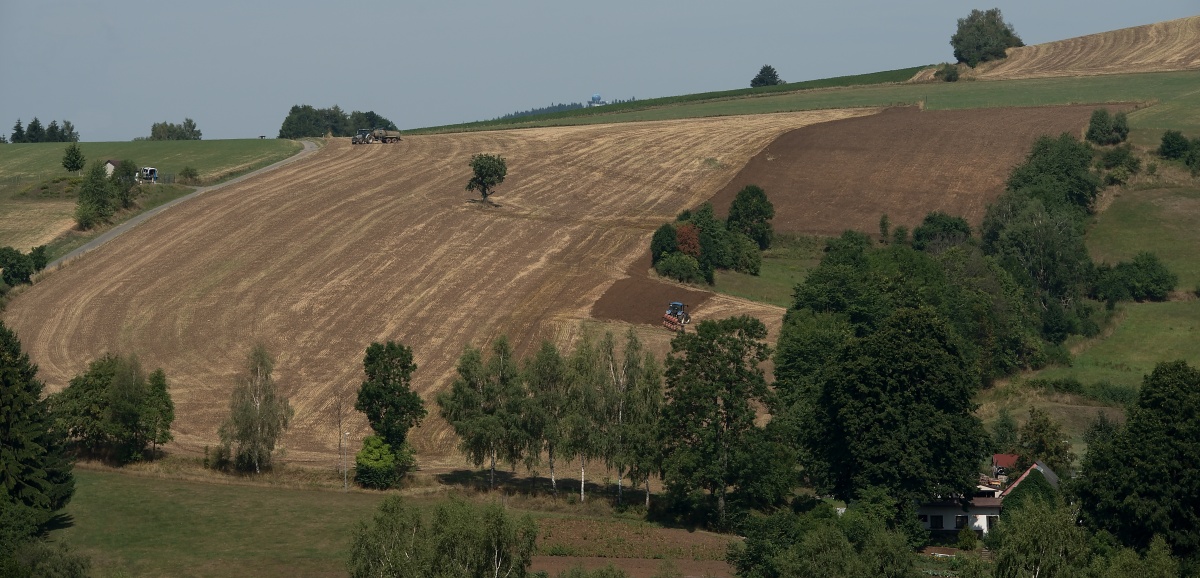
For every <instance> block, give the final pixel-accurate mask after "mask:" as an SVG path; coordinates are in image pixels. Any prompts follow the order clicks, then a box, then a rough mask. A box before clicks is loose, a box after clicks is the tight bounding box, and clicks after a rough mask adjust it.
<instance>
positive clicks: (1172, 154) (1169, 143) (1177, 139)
mask: <svg viewBox="0 0 1200 578" xmlns="http://www.w3.org/2000/svg"><path fill="white" fill-rule="evenodd" d="M1191 149H1192V144H1191V143H1189V142H1188V140H1187V138H1185V137H1184V136H1183V133H1181V132H1179V131H1177V130H1169V131H1167V132H1164V133H1163V135H1162V142H1161V143H1160V144H1159V145H1158V156H1160V157H1162V158H1164V159H1171V160H1178V159H1182V158H1183V157H1185V156H1187V154H1188V152H1189V151H1190V150H1191Z"/></svg>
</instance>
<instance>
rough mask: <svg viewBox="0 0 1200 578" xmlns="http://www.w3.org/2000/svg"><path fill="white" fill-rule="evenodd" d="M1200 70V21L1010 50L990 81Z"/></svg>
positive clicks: (984, 74) (985, 70) (988, 70)
mask: <svg viewBox="0 0 1200 578" xmlns="http://www.w3.org/2000/svg"><path fill="white" fill-rule="evenodd" d="M1197 69H1200V16H1191V17H1188V18H1180V19H1177V20H1168V21H1166V22H1158V23H1155V24H1147V25H1145V26H1134V27H1132V28H1123V29H1121V30H1113V31H1110V32H1101V33H1099V34H1089V35H1087V36H1080V37H1077V38H1069V39H1067V40H1059V41H1057V42H1046V43H1043V44H1036V45H1033V46H1022V47H1020V48H1010V49H1009V51H1008V57H1007V58H1005V59H1004V60H1001V61H999V62H998V63H996V64H994V65H988V64H985V65H983V67H982V68H981V71H980V72H979V74H978V76H979V77H980V78H986V79H989V80H1007V79H1014V78H1040V77H1048V76H1086V75H1095V74H1128V73H1132V72H1165V71H1169V70H1197Z"/></svg>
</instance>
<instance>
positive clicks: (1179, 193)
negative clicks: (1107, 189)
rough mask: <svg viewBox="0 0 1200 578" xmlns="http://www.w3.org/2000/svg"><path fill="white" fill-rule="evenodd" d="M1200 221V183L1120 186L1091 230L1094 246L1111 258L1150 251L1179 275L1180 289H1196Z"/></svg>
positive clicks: (1100, 257)
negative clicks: (1198, 185)
mask: <svg viewBox="0 0 1200 578" xmlns="http://www.w3.org/2000/svg"><path fill="white" fill-rule="evenodd" d="M1197 222H1200V188H1193V187H1184V188H1173V189H1147V190H1133V189H1124V190H1120V191H1118V192H1117V196H1116V198H1115V199H1114V200H1113V202H1112V205H1111V206H1109V207H1108V209H1107V210H1105V211H1104V212H1103V213H1101V214H1099V215H1097V216H1096V218H1095V224H1094V225H1093V226H1092V228H1091V230H1089V231H1088V235H1087V245H1088V251H1089V252H1090V253H1091V254H1092V259H1094V260H1095V261H1096V262H1105V263H1109V264H1115V263H1116V262H1118V261H1128V260H1130V259H1132V258H1133V256H1134V255H1136V254H1138V253H1139V252H1141V251H1150V252H1151V253H1154V254H1155V255H1158V257H1159V258H1160V259H1162V260H1163V262H1164V263H1166V265H1167V267H1169V268H1170V269H1171V271H1173V272H1174V273H1175V274H1176V275H1178V276H1179V285H1178V289H1180V290H1185V291H1191V290H1194V289H1196V288H1197V287H1200V228H1197V227H1196V223H1197Z"/></svg>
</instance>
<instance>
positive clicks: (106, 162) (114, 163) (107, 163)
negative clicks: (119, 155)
mask: <svg viewBox="0 0 1200 578" xmlns="http://www.w3.org/2000/svg"><path fill="white" fill-rule="evenodd" d="M104 164H106V165H112V166H114V167H115V166H117V165H119V164H121V161H119V160H117V159H108V160H107V161H104Z"/></svg>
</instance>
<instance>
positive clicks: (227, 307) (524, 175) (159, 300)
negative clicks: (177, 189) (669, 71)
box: [4, 110, 874, 467]
mask: <svg viewBox="0 0 1200 578" xmlns="http://www.w3.org/2000/svg"><path fill="white" fill-rule="evenodd" d="M872 112H874V111H871V110H844V111H814V112H803V113H788V114H777V115H762V116H752V117H747V116H742V117H728V118H714V119H696V120H685V121H667V122H652V123H637V124H621V125H606V126H588V127H563V128H548V129H532V130H519V131H504V132H480V133H469V134H453V135H432V136H417V137H410V138H406V139H405V140H404V141H403V142H401V143H399V144H395V145H378V146H353V147H352V146H351V145H350V144H349V142H348V141H347V140H337V141H335V142H333V143H331V144H330V145H328V146H327V147H325V148H323V149H322V150H320V151H318V152H317V153H315V154H313V156H311V157H309V158H307V159H305V160H302V161H298V162H296V163H294V164H292V165H289V166H287V167H284V168H281V169H278V170H276V171H273V172H270V173H268V174H265V175H260V176H256V177H253V178H251V179H248V180H246V181H244V182H242V183H239V184H236V185H232V186H230V187H227V188H225V189H221V190H219V191H214V192H212V193H209V194H206V195H204V196H202V197H199V198H195V199H192V200H189V201H188V202H186V203H183V204H181V205H179V206H176V207H172V208H171V209H170V210H168V211H165V212H163V213H161V214H159V215H157V216H155V217H154V218H153V219H150V220H148V221H146V222H144V223H142V224H140V225H139V226H137V227H135V228H134V229H132V230H130V231H129V232H127V233H125V234H124V235H122V236H120V237H118V238H116V239H114V240H113V241H111V242H109V243H108V244H106V245H104V246H102V247H100V248H98V249H96V250H95V251H93V252H91V253H88V254H86V255H85V256H83V257H81V258H79V259H78V260H76V261H74V262H71V263H69V264H67V265H66V266H65V267H64V268H62V269H61V270H58V271H56V272H53V273H52V274H49V275H47V276H45V277H44V278H43V279H41V280H40V281H39V282H38V283H37V284H36V285H34V286H33V287H30V288H29V289H28V290H27V291H24V292H23V293H21V294H20V295H19V296H17V297H16V298H15V299H14V300H13V301H12V302H11V303H10V304H9V307H8V309H7V311H5V313H4V319H5V321H6V323H7V324H8V325H9V326H10V327H12V328H13V329H15V330H16V331H17V333H18V334H19V336H20V338H21V340H22V343H23V344H24V346H25V349H26V350H27V351H28V352H29V354H30V356H31V357H32V358H33V360H34V362H36V363H37V364H38V365H39V366H40V374H39V375H40V377H41V378H42V379H43V380H45V381H46V383H47V385H48V389H49V390H50V391H55V390H58V389H61V388H62V387H64V386H65V385H66V383H67V381H68V380H69V379H70V378H71V377H72V376H73V375H75V374H77V373H79V372H81V371H82V370H84V369H85V368H86V366H87V364H88V362H89V361H91V360H93V359H95V358H97V357H99V356H100V355H102V354H103V353H105V352H120V353H134V354H137V355H138V356H139V357H140V359H141V362H142V365H143V366H145V367H147V368H156V367H162V368H163V369H164V370H165V371H166V373H167V376H168V378H169V379H170V381H171V394H172V397H173V398H174V400H175V404H176V416H177V418H176V421H175V427H174V435H175V439H176V441H175V442H174V443H173V444H172V445H171V446H170V447H169V448H168V449H169V450H171V451H174V452H176V453H182V454H193V455H194V454H196V453H200V452H202V451H203V448H204V447H205V446H209V445H213V444H215V443H216V442H217V436H216V430H217V426H218V424H219V423H220V422H221V420H222V419H223V418H224V417H225V415H226V414H227V411H228V400H229V395H230V391H231V389H232V387H233V382H234V379H235V376H236V375H237V373H238V372H239V370H240V368H241V367H242V365H243V363H244V361H245V356H246V354H247V352H248V351H249V350H250V347H251V346H252V344H254V343H255V342H261V343H263V344H264V345H266V347H267V349H268V350H270V351H271V352H273V353H274V354H275V355H276V357H277V359H276V361H277V363H276V379H277V381H278V383H279V384H280V386H281V389H282V390H283V391H284V393H285V394H286V395H288V396H289V397H290V398H291V402H292V405H293V407H294V408H295V410H296V414H295V419H294V421H293V424H292V428H291V430H290V431H289V432H288V434H287V436H286V438H285V445H286V450H287V454H286V458H285V459H286V460H287V461H288V462H292V463H311V464H331V465H332V464H333V463H335V462H336V460H337V457H336V456H337V447H338V437H339V436H338V431H337V430H336V428H335V426H334V425H333V423H334V421H333V418H334V415H333V410H332V407H333V404H334V399H335V398H336V397H337V396H339V395H341V396H345V397H347V398H350V399H352V396H353V395H354V394H353V392H354V391H355V390H356V389H357V387H358V384H359V383H360V382H361V380H362V365H361V362H362V355H363V350H364V349H365V348H366V346H367V345H368V344H370V343H371V342H372V341H383V340H387V339H393V340H398V341H400V342H402V343H405V344H408V345H410V346H411V347H412V348H413V350H414V354H415V357H416V363H417V365H418V367H419V369H418V370H417V373H416V375H415V376H414V385H415V388H416V389H417V390H418V391H419V393H421V395H422V396H423V397H424V398H425V400H426V403H427V407H428V408H429V409H430V417H429V418H427V419H426V420H425V421H424V423H422V424H421V426H419V427H418V428H417V429H416V430H414V432H413V435H412V436H411V439H412V441H413V443H414V446H415V449H416V450H417V452H418V457H419V459H420V460H421V462H422V464H423V465H425V466H429V467H437V465H438V463H439V461H453V462H454V463H455V464H461V462H460V461H459V460H460V458H458V457H457V452H455V450H454V446H455V443H454V442H455V440H454V436H453V432H452V431H451V430H450V428H449V427H448V425H447V424H446V423H445V422H444V421H442V420H441V419H439V418H437V417H436V414H437V410H436V407H435V406H434V404H433V401H432V399H433V397H434V395H435V394H436V393H437V392H438V391H441V390H442V389H443V388H445V387H446V386H447V385H448V384H449V382H450V380H451V379H453V376H454V366H455V363H456V361H457V359H458V356H459V355H460V353H461V352H462V350H463V347H464V346H466V345H474V346H482V345H485V344H486V343H487V342H489V341H490V340H491V339H493V338H495V337H496V336H498V335H500V334H502V333H503V334H507V335H508V336H509V337H510V339H511V340H512V341H513V342H514V344H515V345H516V346H517V348H518V349H519V350H523V349H525V348H529V347H531V346H535V345H536V344H537V343H538V342H539V341H540V340H542V339H551V340H554V341H556V342H558V343H560V344H564V345H565V344H566V343H567V342H569V341H570V340H571V339H573V338H574V336H576V335H578V331H579V327H580V326H581V325H584V324H585V323H583V322H586V321H587V320H588V319H589V312H590V311H591V309H592V305H593V304H594V303H595V302H596V301H597V300H598V299H600V297H601V295H602V294H604V293H605V291H606V290H607V289H608V288H609V287H610V286H611V285H613V284H614V283H615V282H616V281H618V280H619V279H621V278H622V277H624V276H626V271H627V270H628V269H629V263H631V262H633V261H636V260H637V258H638V256H639V255H642V254H644V252H645V250H646V249H645V248H646V246H647V244H648V243H649V239H650V236H651V235H652V233H653V231H654V229H655V228H656V227H657V226H659V225H660V224H661V223H662V222H663V221H666V220H669V219H670V218H672V217H673V216H674V215H675V214H676V213H678V211H680V210H682V209H684V208H686V207H690V206H695V205H697V204H699V203H700V202H702V201H703V200H704V199H707V198H708V197H710V196H711V195H712V194H713V192H714V191H716V190H718V189H719V188H720V187H721V186H722V185H723V184H724V183H725V182H726V181H728V180H729V179H730V178H731V177H732V176H733V173H734V171H735V170H736V167H740V166H742V165H743V164H744V163H745V162H746V161H747V160H748V159H750V158H751V157H752V156H753V155H754V154H756V153H757V152H758V151H760V150H762V148H763V147H764V146H766V145H767V144H768V143H770V142H771V141H772V140H773V139H774V138H775V137H777V136H778V135H780V134H783V133H785V132H787V131H789V130H792V129H795V128H798V127H802V126H806V125H809V124H812V123H815V122H824V121H830V120H837V119H842V118H848V117H852V116H858V115H863V114H870V113H872ZM478 152H495V153H500V154H503V155H504V156H505V157H506V158H507V159H508V166H509V174H508V180H507V181H506V182H505V183H504V184H503V185H502V186H501V187H500V189H499V192H498V193H497V194H496V195H494V196H493V200H494V201H495V204H496V205H498V206H495V207H490V206H485V205H483V204H480V203H471V202H467V201H468V200H469V199H471V193H468V192H466V191H464V190H463V186H464V183H465V182H466V181H467V178H468V176H469V171H470V168H469V166H468V159H469V158H470V156H471V155H472V154H474V153H478ZM708 159H717V160H718V161H719V162H718V163H712V162H706V161H708ZM648 298H656V297H648ZM665 304H666V303H665V301H662V300H661V299H659V302H657V303H654V304H653V307H654V308H655V309H658V308H662V307H665ZM639 305H640V304H639ZM631 309H632V307H631ZM705 310H707V311H711V312H712V314H714V315H715V314H718V313H719V314H722V315H724V314H733V313H738V312H741V313H750V314H778V313H781V310H778V308H771V307H767V306H761V305H757V304H753V303H749V302H745V301H740V300H734V299H730V298H724V297H722V298H710V299H709V300H708V301H706V302H704V303H703V307H701V308H698V310H697V313H699V314H703V313H702V312H703V311H705ZM778 323H779V322H778V320H775V321H774V322H773V323H770V324H769V325H773V326H774V328H777V327H778ZM644 328H645V330H653V329H654V328H652V327H648V326H645V327H644ZM660 333H661V334H662V335H663V336H664V337H663V340H664V342H665V340H669V336H670V333H669V332H667V331H665V330H662V331H655V332H654V334H655V335H658V334H660ZM658 347H659V348H660V350H661V347H662V344H659V345H658ZM349 429H350V431H351V432H352V436H351V437H352V439H351V440H350V443H351V447H356V446H357V444H358V443H359V442H360V440H361V438H362V437H363V436H365V435H366V434H367V433H368V431H369V430H368V428H367V426H366V423H365V420H363V418H362V416H361V414H358V413H354V414H353V417H352V422H351V424H350V428H349Z"/></svg>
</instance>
